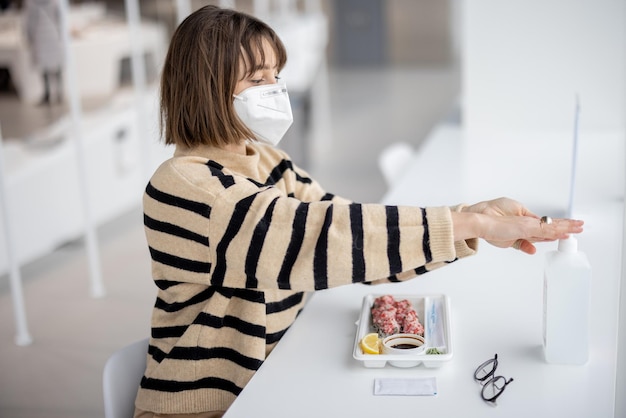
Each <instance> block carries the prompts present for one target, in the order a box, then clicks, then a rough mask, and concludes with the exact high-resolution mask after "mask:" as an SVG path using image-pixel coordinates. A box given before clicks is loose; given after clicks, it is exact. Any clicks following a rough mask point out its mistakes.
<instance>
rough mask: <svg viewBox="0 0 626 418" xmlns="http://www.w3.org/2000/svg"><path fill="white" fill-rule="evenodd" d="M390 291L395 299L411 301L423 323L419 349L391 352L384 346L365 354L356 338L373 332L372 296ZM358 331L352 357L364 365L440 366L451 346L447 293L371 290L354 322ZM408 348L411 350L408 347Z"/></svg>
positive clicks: (374, 297) (373, 366) (377, 366)
mask: <svg viewBox="0 0 626 418" xmlns="http://www.w3.org/2000/svg"><path fill="white" fill-rule="evenodd" d="M384 295H391V296H393V297H394V299H395V300H397V301H400V300H403V299H406V300H408V301H410V302H411V304H412V305H413V309H415V311H416V313H417V315H418V317H419V320H420V322H421V323H422V325H424V344H423V346H422V347H421V348H420V349H419V350H415V352H411V353H406V352H402V353H398V354H396V353H393V352H391V351H390V350H388V349H385V350H384V351H383V353H382V354H365V353H363V351H362V350H361V347H360V345H359V342H360V341H361V339H362V338H363V337H364V336H365V335H367V334H369V333H371V332H376V329H375V328H374V326H373V324H372V314H371V309H372V305H373V304H374V300H375V299H376V298H377V297H379V296H384ZM356 325H357V332H356V335H355V338H354V349H353V353H352V354H353V357H354V358H355V359H356V360H358V361H361V362H363V365H364V366H365V367H371V368H381V367H385V366H386V365H387V363H389V365H391V366H395V367H416V366H420V365H422V366H424V367H427V368H436V367H441V366H442V365H444V364H445V363H446V362H447V361H450V360H451V359H452V355H453V346H452V339H451V334H452V333H451V327H450V301H449V298H448V297H447V296H446V295H415V294H413V295H405V294H398V295H396V294H390V293H386V294H371V295H367V296H365V297H364V298H363V305H362V308H361V314H360V316H359V319H358V321H357V322H356ZM408 351H411V350H408Z"/></svg>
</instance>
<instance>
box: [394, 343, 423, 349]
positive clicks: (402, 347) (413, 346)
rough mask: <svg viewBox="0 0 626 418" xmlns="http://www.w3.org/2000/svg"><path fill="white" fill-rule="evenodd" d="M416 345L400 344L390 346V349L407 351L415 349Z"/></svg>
mask: <svg viewBox="0 0 626 418" xmlns="http://www.w3.org/2000/svg"><path fill="white" fill-rule="evenodd" d="M416 347H417V345H415V344H407V343H400V344H396V345H392V346H391V348H399V349H401V350H408V349H410V348H416Z"/></svg>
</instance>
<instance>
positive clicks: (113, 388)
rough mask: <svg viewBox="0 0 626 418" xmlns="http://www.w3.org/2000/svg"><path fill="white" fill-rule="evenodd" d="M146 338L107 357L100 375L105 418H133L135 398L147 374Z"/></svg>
mask: <svg viewBox="0 0 626 418" xmlns="http://www.w3.org/2000/svg"><path fill="white" fill-rule="evenodd" d="M147 354H148V338H146V339H143V340H141V341H137V342H135V343H132V344H130V345H127V346H125V347H122V348H120V349H119V350H117V351H116V352H115V353H113V354H112V355H111V357H109V359H108V360H107V362H106V363H105V365H104V371H103V373H102V394H103V396H104V416H105V417H106V418H132V416H133V415H134V413H135V397H136V396H137V389H138V388H139V383H140V382H141V378H142V376H143V374H144V372H145V371H146V356H147Z"/></svg>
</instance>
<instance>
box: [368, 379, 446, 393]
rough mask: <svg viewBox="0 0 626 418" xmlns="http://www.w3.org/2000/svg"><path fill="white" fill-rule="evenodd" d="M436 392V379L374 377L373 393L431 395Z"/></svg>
mask: <svg viewBox="0 0 626 418" xmlns="http://www.w3.org/2000/svg"><path fill="white" fill-rule="evenodd" d="M436 394H437V379H435V378H434V377H422V378H379V379H374V395H378V396H381V395H382V396H384V395H403V396H433V395H436Z"/></svg>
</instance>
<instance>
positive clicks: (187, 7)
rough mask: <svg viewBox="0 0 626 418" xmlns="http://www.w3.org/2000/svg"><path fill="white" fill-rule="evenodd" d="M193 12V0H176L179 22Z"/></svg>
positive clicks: (177, 19)
mask: <svg viewBox="0 0 626 418" xmlns="http://www.w3.org/2000/svg"><path fill="white" fill-rule="evenodd" d="M190 14H191V0H176V21H177V22H178V24H180V22H182V21H183V20H185V18H186V17H187V16H189V15H190Z"/></svg>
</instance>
